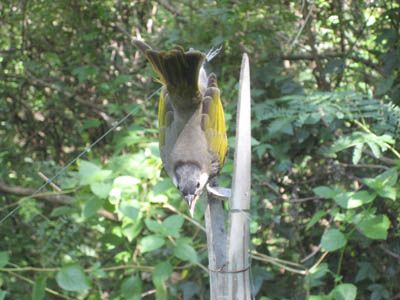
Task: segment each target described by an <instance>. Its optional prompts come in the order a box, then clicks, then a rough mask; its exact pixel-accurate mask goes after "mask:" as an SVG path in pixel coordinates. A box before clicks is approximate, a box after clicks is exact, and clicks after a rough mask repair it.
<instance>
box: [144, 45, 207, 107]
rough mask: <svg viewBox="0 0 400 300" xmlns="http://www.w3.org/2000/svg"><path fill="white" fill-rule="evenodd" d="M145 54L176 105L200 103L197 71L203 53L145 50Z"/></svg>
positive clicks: (188, 105)
mask: <svg viewBox="0 0 400 300" xmlns="http://www.w3.org/2000/svg"><path fill="white" fill-rule="evenodd" d="M146 56H147V58H148V60H149V62H150V63H151V65H152V67H153V69H154V71H155V72H156V73H157V75H158V76H159V80H160V81H161V82H162V83H163V84H164V85H166V86H167V90H168V93H169V94H170V97H171V100H172V101H173V102H175V103H174V104H176V105H177V106H178V107H182V108H183V107H191V106H192V105H193V103H200V101H201V94H200V88H199V73H200V69H201V67H202V65H203V62H204V59H205V55H204V54H203V53H201V52H199V51H195V50H190V51H188V52H184V51H183V50H182V49H181V48H176V49H173V50H171V51H167V52H165V51H155V50H147V51H146Z"/></svg>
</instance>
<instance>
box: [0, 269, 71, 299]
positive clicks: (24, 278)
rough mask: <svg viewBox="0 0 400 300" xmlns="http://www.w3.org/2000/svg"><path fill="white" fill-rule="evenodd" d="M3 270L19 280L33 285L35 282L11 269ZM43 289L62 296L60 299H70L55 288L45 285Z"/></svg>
mask: <svg viewBox="0 0 400 300" xmlns="http://www.w3.org/2000/svg"><path fill="white" fill-rule="evenodd" d="M5 272H7V273H9V274H11V275H12V276H14V277H16V278H19V279H21V280H23V281H25V282H28V283H29V284H31V285H34V284H35V282H34V281H32V280H30V279H28V278H26V277H24V276H21V275H19V274H17V273H14V272H13V271H10V270H5ZM44 290H45V291H46V292H48V293H49V294H53V295H55V296H57V297H60V298H62V299H71V298H69V297H66V296H64V295H62V294H60V293H58V292H56V291H55V290H52V289H50V288H47V287H46V288H45V289H44Z"/></svg>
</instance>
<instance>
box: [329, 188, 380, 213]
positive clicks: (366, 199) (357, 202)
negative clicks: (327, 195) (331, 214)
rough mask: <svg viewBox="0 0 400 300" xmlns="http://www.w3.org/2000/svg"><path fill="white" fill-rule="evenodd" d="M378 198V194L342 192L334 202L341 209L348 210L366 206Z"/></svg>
mask: <svg viewBox="0 0 400 300" xmlns="http://www.w3.org/2000/svg"><path fill="white" fill-rule="evenodd" d="M375 198H376V194H374V193H369V192H367V191H359V192H342V193H339V194H337V195H336V196H335V197H334V200H335V202H336V203H337V204H339V205H340V206H341V207H343V208H346V209H351V208H356V207H359V206H362V205H364V204H367V203H370V202H372V201H373V200H374V199H375Z"/></svg>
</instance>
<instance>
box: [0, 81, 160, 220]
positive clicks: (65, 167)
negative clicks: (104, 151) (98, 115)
mask: <svg viewBox="0 0 400 300" xmlns="http://www.w3.org/2000/svg"><path fill="white" fill-rule="evenodd" d="M160 90H161V87H160V88H158V89H157V90H155V91H154V92H153V93H151V94H150V96H148V97H147V98H146V100H150V99H151V98H152V97H153V96H154V95H156V94H157V93H158V92H159V91H160ZM135 111H136V107H135V108H133V109H132V110H131V111H130V112H129V113H128V114H126V115H125V116H124V117H123V118H122V119H120V120H119V121H117V122H116V123H115V124H114V125H113V126H112V127H111V128H110V129H108V130H107V131H106V132H105V133H104V134H103V135H101V136H100V137H99V138H98V139H97V140H95V141H94V142H93V143H92V144H90V145H89V146H88V147H86V148H85V150H83V151H82V152H81V153H79V154H78V155H77V156H76V157H75V158H74V159H72V160H71V161H70V162H69V163H68V164H66V165H65V166H64V167H63V168H62V169H61V170H60V171H58V172H57V173H56V174H55V175H54V176H53V177H51V178H49V179H48V180H47V181H46V182H45V183H43V184H42V185H41V186H40V187H39V188H38V189H37V190H35V191H34V192H33V193H32V194H30V195H29V196H28V197H26V198H27V199H28V198H32V197H33V196H35V195H36V194H38V193H39V192H41V191H42V190H43V189H44V188H45V187H47V186H48V185H50V184H51V183H53V181H54V180H55V179H56V178H57V177H58V176H60V175H61V174H62V173H63V172H64V171H65V170H66V169H68V168H69V167H70V166H71V165H72V164H73V163H75V162H76V161H77V160H78V159H79V158H81V157H82V156H83V155H85V154H86V153H87V152H89V151H90V150H91V149H92V148H93V147H94V146H96V145H97V144H98V143H99V142H100V141H101V140H102V139H104V138H105V137H106V136H107V135H108V134H109V133H110V132H111V131H113V130H114V129H115V128H117V127H118V126H119V125H121V124H122V123H123V122H125V120H126V119H128V118H129V117H130V116H131V115H133V113H134V112H135ZM20 207H21V203H20V204H18V206H17V207H15V208H14V209H12V210H11V211H10V212H9V213H8V214H6V215H5V216H4V217H3V218H2V219H1V220H0V225H1V224H2V223H3V222H4V221H6V220H7V219H8V218H9V217H11V216H12V215H13V214H14V213H16V212H17V211H18V209H19V208H20Z"/></svg>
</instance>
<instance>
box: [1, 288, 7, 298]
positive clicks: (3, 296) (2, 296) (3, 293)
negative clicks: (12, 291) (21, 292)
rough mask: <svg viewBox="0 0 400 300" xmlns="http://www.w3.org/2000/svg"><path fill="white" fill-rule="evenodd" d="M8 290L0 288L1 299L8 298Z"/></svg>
mask: <svg viewBox="0 0 400 300" xmlns="http://www.w3.org/2000/svg"><path fill="white" fill-rule="evenodd" d="M6 295H7V291H3V290H0V300H4V299H6Z"/></svg>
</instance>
